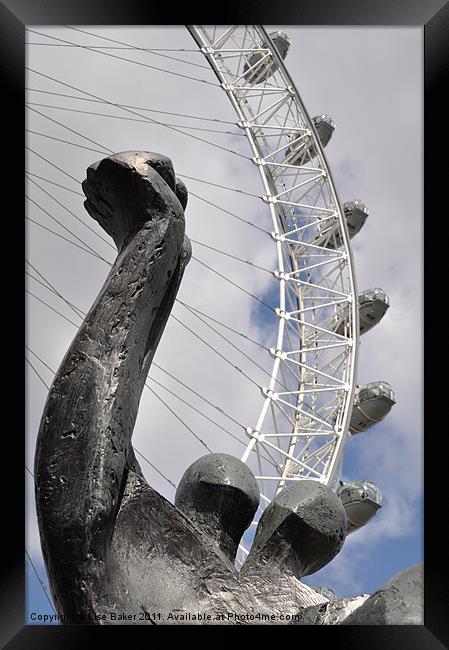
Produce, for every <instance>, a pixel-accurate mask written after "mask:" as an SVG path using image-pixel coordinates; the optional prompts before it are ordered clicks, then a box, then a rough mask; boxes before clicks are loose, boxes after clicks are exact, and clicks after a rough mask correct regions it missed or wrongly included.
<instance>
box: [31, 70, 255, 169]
mask: <svg viewBox="0 0 449 650" xmlns="http://www.w3.org/2000/svg"><path fill="white" fill-rule="evenodd" d="M25 67H26V69H27V70H29V71H30V72H33V73H34V74H37V75H40V76H41V77H44V78H46V79H50V80H51V81H54V82H56V83H59V84H61V85H62V86H67V88H71V89H72V90H77V91H78V92H80V93H83V94H85V95H89V96H90V97H94V98H95V99H99V100H100V101H103V102H104V103H106V104H109V105H110V106H115V107H116V108H120V109H121V110H122V111H126V112H127V113H131V114H132V115H137V117H143V118H144V119H145V120H147V121H148V122H153V123H154V124H159V125H160V126H164V127H166V128H167V129H171V130H172V131H175V132H176V133H182V134H183V135H186V136H187V137H189V138H193V139H194V140H197V141H198V142H203V143H204V144H208V145H210V146H211V147H215V148H216V149H221V150H222V151H226V152H227V153H232V154H234V155H236V156H239V157H240V158H244V159H245V160H250V159H249V158H248V156H245V155H244V154H242V153H239V152H238V151H234V150H233V149H228V148H226V147H223V146H221V145H219V144H217V143H216V142H210V141H209V140H205V139H204V138H200V137H198V136H197V135H193V134H191V133H185V132H184V131H182V130H181V129H177V128H175V127H173V126H167V125H166V124H164V123H163V122H159V121H157V120H153V119H152V118H150V117H148V116H146V115H142V114H141V113H137V112H136V111H133V110H131V109H129V108H125V107H124V106H122V105H120V104H115V103H114V102H110V101H108V100H106V99H104V98H103V97H99V96H98V95H94V94H93V93H88V92H87V91H85V90H81V89H80V88H77V87H76V86H72V85H71V84H68V83H66V82H64V81H60V80H59V79H55V78H54V77H51V76H50V75H47V74H44V73H43V72H39V70H34V69H33V68H29V67H28V66H25Z"/></svg>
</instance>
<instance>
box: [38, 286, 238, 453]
mask: <svg viewBox="0 0 449 650" xmlns="http://www.w3.org/2000/svg"><path fill="white" fill-rule="evenodd" d="M25 291H26V293H28V294H30V295H31V296H33V297H34V298H36V299H37V300H38V301H39V302H41V303H43V304H44V305H45V306H46V307H47V308H48V309H50V310H51V311H53V312H54V313H56V314H58V316H60V317H61V318H63V319H64V320H66V321H68V322H69V323H70V324H71V325H73V326H74V327H76V328H77V329H78V327H79V325H77V324H76V323H74V322H73V321H72V320H70V318H68V317H67V316H65V315H64V314H62V313H61V312H60V311H58V310H57V309H55V308H54V307H52V305H50V304H49V303H47V302H46V301H45V300H42V299H41V298H39V297H38V296H36V295H35V294H34V293H33V292H32V291H30V290H29V289H25ZM25 347H27V348H28V346H25ZM28 349H29V348H28ZM30 352H32V354H34V356H35V357H36V358H37V359H39V361H41V363H43V364H44V365H45V366H46V367H47V368H48V369H49V370H50V371H51V372H52V373H53V374H55V372H54V370H53V369H52V368H50V366H48V365H47V364H46V363H45V362H44V361H43V360H42V359H41V358H40V357H38V355H37V354H35V353H34V352H33V351H32V350H30ZM28 362H29V360H28ZM29 363H30V365H31V367H32V368H33V370H34V371H35V372H36V374H37V375H38V377H39V378H40V379H41V380H42V382H43V383H44V385H45V386H46V387H47V389H48V390H49V389H50V387H49V386H48V385H47V384H46V382H45V381H44V380H43V379H42V377H41V376H40V375H39V373H38V372H37V370H36V369H35V368H34V367H33V366H32V364H31V362H29ZM158 367H159V366H158ZM151 380H152V381H154V382H155V383H158V382H157V381H156V380H154V379H152V378H151ZM145 386H146V388H148V389H149V390H150V391H151V392H152V393H154V395H155V396H156V397H157V398H158V399H159V400H160V401H161V402H162V403H163V404H164V406H165V407H166V408H167V409H168V410H169V411H170V412H171V413H172V414H173V415H174V416H175V417H176V418H177V419H178V420H179V421H180V422H181V423H182V424H183V425H184V426H185V428H186V429H187V430H188V431H190V433H191V434H192V435H193V436H194V437H195V438H196V439H197V440H198V441H199V442H200V443H201V444H202V445H203V446H204V447H205V448H206V449H207V450H208V451H210V452H211V451H212V450H211V449H210V448H209V447H208V446H207V444H206V443H205V442H204V441H203V440H202V439H201V438H200V437H199V436H198V435H197V434H196V433H195V432H194V431H193V430H192V429H191V428H190V427H189V426H188V425H187V424H186V423H185V422H184V420H182V418H180V417H179V416H178V415H177V414H176V413H175V412H174V411H173V410H172V409H171V408H170V406H169V405H168V404H167V403H166V402H165V401H164V400H163V399H162V398H161V397H160V395H158V393H157V392H156V391H155V390H153V389H152V388H151V386H148V384H147V383H145ZM161 386H162V388H165V389H166V390H167V391H168V392H171V391H170V390H169V389H168V388H166V387H165V386H163V385H162V384H161ZM173 394H174V393H173ZM175 396H176V397H178V399H180V401H182V402H184V403H185V404H187V405H188V406H190V408H191V409H193V410H194V411H196V412H197V413H199V414H200V415H202V416H203V417H204V418H206V419H207V420H209V421H211V422H213V423H214V424H215V425H216V426H218V427H219V428H220V429H222V430H223V431H225V432H226V433H227V434H228V435H230V436H231V437H232V438H234V439H236V440H239V439H238V438H237V436H235V435H234V434H232V433H231V432H230V431H228V430H227V429H225V428H224V427H222V426H221V425H220V424H218V423H217V422H215V421H214V420H212V419H211V418H209V417H208V416H207V415H205V414H204V413H202V412H201V411H200V410H199V409H197V408H196V407H195V406H193V405H192V404H190V403H189V402H186V401H185V400H183V399H182V398H181V397H179V396H177V395H176V394H175ZM239 426H241V427H242V428H244V427H243V426H242V425H239ZM239 442H242V441H240V440H239ZM243 444H244V443H243Z"/></svg>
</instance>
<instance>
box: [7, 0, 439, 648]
mask: <svg viewBox="0 0 449 650" xmlns="http://www.w3.org/2000/svg"><path fill="white" fill-rule="evenodd" d="M175 6H176V5H170V6H167V5H164V4H161V3H159V4H158V5H157V6H155V4H154V3H148V2H147V3H144V2H141V1H140V2H139V0H127V2H126V3H124V2H122V3H120V2H118V1H117V0H115V1H108V2H104V1H102V0H90V1H89V2H85V3H79V2H78V3H76V2H72V3H68V2H67V3H62V2H57V1H56V0H8V1H6V2H4V3H3V4H0V30H1V32H0V33H1V37H0V48H1V55H0V68H1V75H2V86H1V87H2V90H3V92H2V96H3V101H2V108H3V115H4V117H3V126H4V129H5V130H4V135H5V134H6V133H7V132H8V133H10V134H12V136H13V142H12V145H6V144H4V149H3V156H2V162H4V163H6V164H5V169H4V173H3V175H2V180H3V192H2V207H3V218H4V235H3V238H4V239H3V241H4V243H5V244H7V246H6V247H4V260H6V259H9V260H11V261H8V262H5V263H4V274H3V279H4V287H5V297H4V304H5V305H6V310H5V312H4V317H3V319H2V320H3V321H4V322H5V323H6V325H7V331H6V333H5V334H4V335H3V346H4V348H8V350H9V352H10V354H11V359H10V360H6V358H5V357H6V354H5V352H6V351H7V350H6V349H4V350H3V351H2V352H3V354H2V360H3V364H4V365H3V369H4V377H5V376H6V378H7V382H6V383H7V385H8V386H9V388H10V389H11V391H10V393H7V394H8V400H7V403H6V404H5V403H4V409H3V413H4V431H3V455H2V461H3V462H2V475H3V485H2V486H1V489H2V491H3V498H2V500H1V502H2V506H3V508H2V519H3V524H4V525H3V534H2V541H3V543H4V545H5V550H4V553H3V562H2V574H1V582H0V622H1V632H0V641H1V647H6V648H8V649H11V650H12V649H16V648H17V649H19V648H20V650H23V649H25V648H45V649H47V648H58V649H59V648H64V649H65V650H68V649H69V648H79V647H85V648H90V647H93V646H94V644H95V646H97V647H98V646H99V647H105V645H106V643H107V642H109V641H110V640H112V641H115V642H117V641H118V637H119V636H120V635H121V634H122V633H125V634H126V635H127V639H129V636H128V635H129V633H130V632H132V633H133V635H134V633H135V632H137V630H138V629H139V631H140V632H142V629H145V630H146V632H145V635H146V636H145V638H146V642H148V639H149V638H151V640H152V639H156V638H159V637H158V636H153V635H158V634H160V629H164V630H166V629H167V628H166V627H164V628H159V630H158V632H156V630H155V629H154V628H153V629H151V628H148V627H146V626H145V628H138V627H129V626H126V628H125V629H124V626H122V627H120V628H117V627H116V626H114V627H113V628H111V627H109V626H106V629H104V628H102V627H100V626H84V625H83V626H38V625H36V626H30V625H29V626H25V625H24V620H25V614H24V607H25V554H24V539H25V533H24V526H25V522H24V513H23V508H24V503H25V489H24V476H23V474H22V471H21V468H22V467H23V464H22V463H23V457H24V444H25V441H24V437H23V436H21V435H20V433H19V432H18V431H17V429H18V426H17V420H18V417H17V415H18V414H19V413H21V402H20V397H19V395H20V390H19V387H20V386H21V385H24V384H23V383H22V377H23V373H22V370H21V368H18V366H19V364H17V350H18V349H20V345H21V344H22V343H21V342H20V341H19V338H20V334H21V333H23V334H24V329H25V317H23V319H21V315H22V314H23V315H24V311H23V300H22V295H23V294H22V291H23V285H22V284H21V281H20V278H21V274H20V269H18V272H14V271H13V266H14V264H15V262H14V259H11V257H12V258H13V257H14V256H11V257H10V256H9V255H8V258H7V257H6V252H11V251H8V250H6V249H7V248H9V247H11V246H13V242H15V241H24V221H22V220H21V219H20V218H19V213H20V210H19V209H18V207H19V205H20V201H18V198H19V197H20V196H21V194H22V182H23V181H22V178H23V177H22V176H21V173H20V170H21V169H22V168H23V167H24V156H23V153H22V152H23V151H24V140H25V134H24V127H23V125H24V121H23V116H24V86H25V48H24V39H25V33H24V28H25V25H31V24H34V25H36V24H45V25H58V24H80V25H81V24H83V25H120V24H123V25H126V24H130V25H135V24H151V25H167V24H171V23H172V22H173V18H176V22H177V24H182V23H183V20H182V19H183V18H184V19H185V22H186V23H187V22H188V23H193V22H195V17H196V15H199V12H198V11H196V10H195V9H194V8H193V7H189V10H188V11H187V5H185V6H184V8H182V7H180V6H176V9H175V10H174V8H175ZM212 13H213V18H214V20H213V22H214V23H218V24H227V23H231V22H232V23H234V24H235V23H239V24H245V23H246V22H257V23H263V24H281V23H282V24H286V25H287V24H295V25H346V26H350V25H358V26H359V25H385V26H387V25H392V26H399V25H404V26H422V27H423V30H424V92H425V112H424V116H425V118H424V159H425V169H426V174H425V185H424V187H425V198H424V206H423V213H424V208H425V214H426V215H427V219H426V218H425V220H424V225H425V238H424V243H423V244H428V248H427V250H426V251H425V255H424V261H425V277H426V278H428V277H429V276H430V278H432V282H430V281H429V282H428V283H427V286H426V290H425V305H426V309H425V312H424V313H425V317H424V332H425V335H424V340H425V345H426V347H427V352H428V354H425V362H424V366H425V367H424V371H425V374H426V375H427V376H428V381H427V382H426V383H425V390H424V398H425V423H426V426H425V432H424V451H425V470H426V471H425V477H426V478H425V565H424V566H425V619H424V625H423V626H377V627H375V626H360V627H356V626H354V627H352V626H351V627H350V626H337V627H331V626H323V627H322V628H321V629H320V632H318V631H316V632H313V635H314V639H313V642H314V643H316V642H317V641H318V634H320V644H321V643H326V640H327V639H328V640H329V643H331V644H335V643H336V641H337V642H339V643H340V642H344V643H345V647H347V648H350V649H351V650H356V649H358V648H363V650H371V649H377V648H381V649H382V650H390V649H391V650H393V649H394V650H399V649H402V648H404V649H405V648H407V650H413V649H415V648H416V649H417V650H418V649H419V650H424V649H425V650H438V649H440V648H443V647H449V643H448V642H449V598H448V595H447V594H448V589H447V582H445V581H444V578H443V574H444V573H445V572H444V567H445V559H446V557H447V553H448V550H447V548H445V545H446V546H447V533H445V532H444V530H442V529H444V523H445V520H444V512H445V503H444V496H445V494H447V488H446V486H445V484H444V482H443V479H445V478H446V477H445V476H444V472H441V471H440V470H439V471H435V468H439V467H440V465H439V463H438V453H439V452H438V451H437V450H436V449H437V445H436V444H434V443H435V440H441V439H443V438H444V437H445V436H446V435H447V425H445V424H444V420H443V419H442V418H443V417H444V413H443V412H444V410H445V409H444V407H445V403H446V401H447V399H446V400H445V394H444V393H443V391H441V394H440V395H438V382H437V381H435V375H434V374H433V373H434V370H433V369H432V368H431V366H430V364H431V358H432V356H433V357H434V356H435V355H431V354H430V353H429V352H430V346H431V345H432V341H434V342H435V341H437V340H438V337H441V329H440V327H441V322H440V323H439V322H438V320H439V318H440V319H441V318H442V314H441V312H440V313H439V314H437V317H436V318H435V310H434V309H433V305H434V304H435V303H434V301H433V295H432V294H433V292H434V291H435V292H436V293H435V294H434V295H435V296H436V295H437V293H438V287H437V286H436V284H437V283H436V282H435V281H434V279H437V278H439V277H444V276H442V275H441V273H440V272H439V271H438V270H437V265H438V264H441V261H444V252H442V253H440V254H437V255H435V243H436V242H435V234H436V233H435V229H434V228H435V217H437V218H438V217H441V219H442V220H444V221H447V218H448V215H447V214H446V212H444V211H442V206H441V200H442V197H444V191H443V192H441V189H443V190H444V188H445V180H446V178H445V176H446V175H447V174H446V170H447V168H448V165H447V161H446V158H447V150H445V148H444V146H443V143H442V138H444V135H445V132H444V129H445V128H446V129H447V126H445V125H444V121H445V120H444V118H445V117H446V112H447V108H446V104H445V102H444V100H443V92H444V90H445V86H446V88H447V81H446V84H445V83H444V78H445V76H444V72H445V67H449V57H448V43H449V5H448V3H447V2H444V1H443V0H426V1H425V2H423V1H422V0H325V1H324V0H321V1H317V0H297V1H296V2H295V3H293V2H289V3H288V4H287V3H286V2H285V0H284V2H267V1H266V0H261V1H260V2H258V3H257V5H255V4H253V3H246V4H238V3H236V2H232V3H231V4H230V3H229V2H227V3H217V4H216V6H215V7H214V11H213V12H212V11H208V12H207V16H206V17H205V16H204V14H203V11H202V12H201V19H202V21H203V22H204V20H205V18H206V23H208V22H212ZM250 19H251V20H250ZM446 123H447V120H446ZM22 134H23V135H22ZM4 142H5V140H4ZM445 151H446V154H445ZM446 183H447V181H446ZM443 202H444V200H443ZM445 210H447V207H445ZM442 226H443V224H441V223H438V233H437V243H438V241H447V239H446V238H444V235H443V234H442V233H441V230H440V228H441V227H442ZM13 227H14V231H13V232H12V231H11V230H12V229H13ZM16 230H17V231H18V232H17V231H16ZM440 233H441V234H440ZM404 236H406V233H404ZM16 237H17V240H16ZM440 237H441V239H440ZM442 258H443V259H442ZM410 263H411V264H413V260H410ZM441 268H442V267H441ZM427 308H428V309H427ZM24 316H25V315H24ZM421 317H422V315H421V314H417V318H421ZM12 333H14V334H15V335H16V336H17V342H15V341H13V340H11V339H12V336H11V335H12ZM22 342H23V338H22ZM14 368H16V369H18V371H17V378H15V377H14V373H13V370H14ZM4 395H5V393H4ZM9 395H10V396H9ZM14 396H15V397H16V398H17V400H18V401H17V407H16V409H12V401H11V402H10V397H11V399H12V397H14ZM8 412H9V413H10V414H11V413H12V414H13V418H12V422H10V423H8V424H6V420H5V415H6V414H7V413H8ZM17 468H20V471H17ZM6 470H9V475H8V473H7V472H6ZM445 488H446V489H445ZM170 629H175V628H170ZM182 629H184V628H182ZM206 629H209V630H210V629H215V630H216V629H217V628H205V627H204V628H198V627H196V628H195V630H196V634H197V635H202V634H204V633H205V632H206ZM227 629H231V630H234V631H235V630H236V626H231V627H229V628H227ZM237 629H238V628H237ZM285 629H286V628H283V630H285ZM112 630H113V634H114V637H112V636H111V631H112ZM178 630H179V628H178ZM290 630H291V631H292V632H293V633H294V634H296V635H297V634H298V628H297V627H292V628H290ZM330 630H332V631H330ZM329 634H330V635H331V636H330V637H329V636H327V639H325V638H324V636H325V635H329ZM223 638H225V637H223ZM298 641H300V642H303V641H302V640H298V639H297V641H296V642H298ZM127 642H128V643H129V641H127Z"/></svg>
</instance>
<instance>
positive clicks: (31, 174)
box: [25, 170, 86, 199]
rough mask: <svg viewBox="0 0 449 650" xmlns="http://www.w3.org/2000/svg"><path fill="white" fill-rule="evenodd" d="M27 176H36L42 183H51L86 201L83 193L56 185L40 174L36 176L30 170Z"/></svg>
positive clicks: (26, 172)
mask: <svg viewBox="0 0 449 650" xmlns="http://www.w3.org/2000/svg"><path fill="white" fill-rule="evenodd" d="M25 174H26V175H27V176H35V177H36V178H40V180H41V181H45V182H46V183H50V185H56V187H60V188H61V189H62V190H67V191H68V192H72V194H77V195H78V196H82V197H83V199H85V198H86V197H85V195H84V194H82V193H81V192H77V191H76V190H72V189H70V187H67V186H66V185H60V184H59V183H55V182H54V181H50V180H49V179H48V178H44V177H43V176H39V175H38V174H34V173H33V172H30V171H28V170H26V171H25ZM29 180H31V178H30V179H29Z"/></svg>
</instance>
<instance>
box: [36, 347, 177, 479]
mask: <svg viewBox="0 0 449 650" xmlns="http://www.w3.org/2000/svg"><path fill="white" fill-rule="evenodd" d="M25 347H26V349H27V350H28V351H29V352H31V354H32V355H33V356H34V357H36V359H38V360H39V361H40V362H41V363H42V365H44V366H45V367H46V368H47V369H48V370H49V371H50V372H51V373H52V374H53V375H55V374H56V373H55V371H54V370H53V369H52V368H50V366H49V365H48V364H47V363H46V362H45V361H44V360H43V359H42V358H41V357H40V356H39V355H38V354H36V353H35V352H34V351H33V350H32V349H31V348H30V347H28V346H27V345H25ZM25 359H26V361H27V362H28V364H29V365H30V366H31V368H32V369H33V370H34V372H35V373H36V375H37V376H38V377H39V379H40V380H41V382H42V383H43V384H44V386H45V387H46V388H47V390H50V386H49V385H48V384H47V382H46V381H45V380H44V379H43V378H42V377H41V375H40V374H39V373H38V371H37V370H36V368H35V367H34V366H33V364H32V363H31V361H30V360H29V359H28V358H27V357H25ZM133 449H134V451H135V452H136V453H138V454H139V456H142V458H143V459H144V460H146V462H147V463H148V465H149V466H150V467H152V468H153V469H154V470H155V471H156V472H157V473H158V474H159V475H160V476H162V478H164V479H165V480H166V481H167V483H169V484H170V485H171V486H172V487H174V488H175V490H176V485H175V484H174V483H173V481H171V480H170V479H169V478H168V477H167V476H165V474H163V473H162V472H161V471H160V470H159V469H158V468H157V467H156V466H155V465H153V463H152V462H151V461H149V460H148V458H147V457H146V456H145V455H144V454H142V452H141V451H139V450H138V449H137V448H136V447H134V445H133ZM25 467H26V469H28V467H27V466H26V465H25ZM28 471H29V472H30V474H31V476H32V477H33V479H34V475H33V474H32V472H31V471H30V470H29V469H28ZM128 471H130V472H132V473H133V474H136V472H134V471H133V470H132V469H130V468H128ZM137 476H138V475H137Z"/></svg>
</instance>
